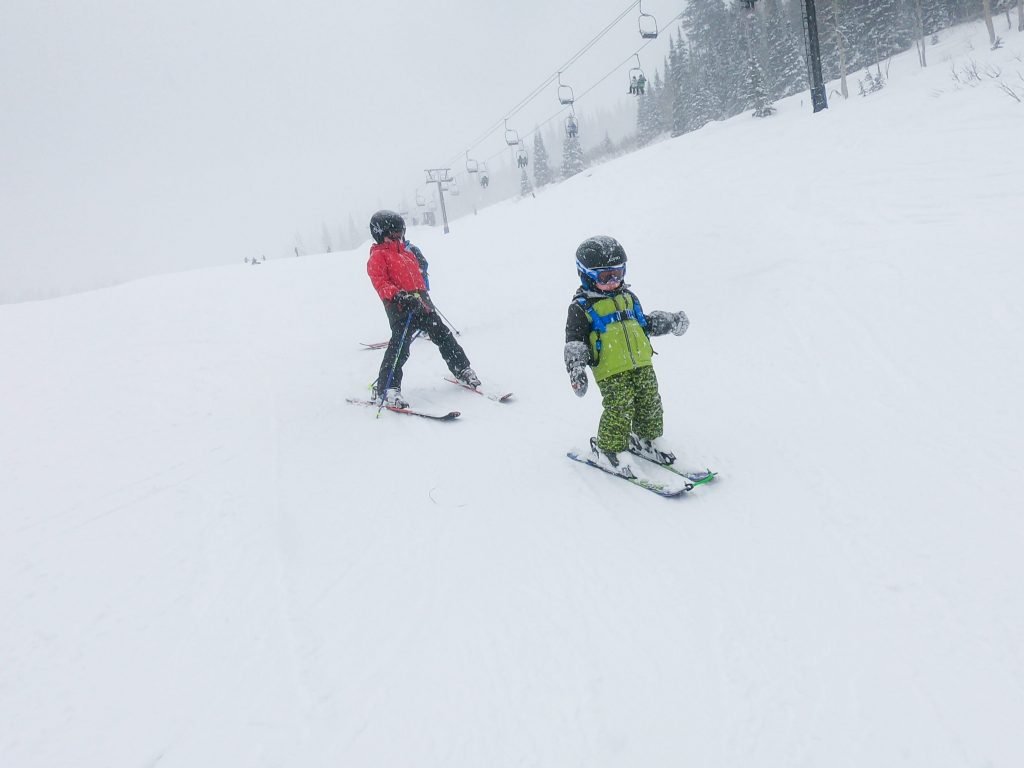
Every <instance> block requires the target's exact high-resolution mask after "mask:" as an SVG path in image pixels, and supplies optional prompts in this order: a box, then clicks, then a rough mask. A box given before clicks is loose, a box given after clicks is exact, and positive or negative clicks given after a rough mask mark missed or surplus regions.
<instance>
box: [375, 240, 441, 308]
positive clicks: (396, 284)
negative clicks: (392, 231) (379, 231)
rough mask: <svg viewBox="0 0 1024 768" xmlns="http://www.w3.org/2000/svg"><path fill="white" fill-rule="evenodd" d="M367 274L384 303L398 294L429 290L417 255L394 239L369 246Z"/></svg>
mask: <svg viewBox="0 0 1024 768" xmlns="http://www.w3.org/2000/svg"><path fill="white" fill-rule="evenodd" d="M366 274H368V275H369V276H370V282H371V283H373V288H374V290H375V291H377V295H378V296H380V297H381V298H382V299H383V300H384V301H391V300H392V299H394V298H395V294H396V293H398V292H399V291H408V292H410V293H416V292H421V293H425V292H426V290H427V284H426V282H425V281H424V280H423V273H422V272H420V263H419V261H417V260H416V255H415V254H414V253H413V252H412V251H410V250H409V249H408V248H406V247H405V245H403V244H402V243H400V242H397V241H395V240H386V241H385V242H383V243H375V244H374V245H372V246H370V259H369V261H367V262H366Z"/></svg>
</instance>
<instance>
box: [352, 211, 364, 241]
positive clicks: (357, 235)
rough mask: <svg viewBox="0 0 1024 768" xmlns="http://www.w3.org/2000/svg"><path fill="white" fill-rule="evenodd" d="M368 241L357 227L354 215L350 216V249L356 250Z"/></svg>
mask: <svg viewBox="0 0 1024 768" xmlns="http://www.w3.org/2000/svg"><path fill="white" fill-rule="evenodd" d="M365 239H366V235H365V234H363V231H362V230H360V229H359V228H358V227H357V226H356V222H355V220H353V218H352V214H351V213H350V214H349V215H348V247H349V248H355V247H356V246H357V245H359V244H360V243H361V242H363V240H365Z"/></svg>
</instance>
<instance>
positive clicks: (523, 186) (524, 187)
mask: <svg viewBox="0 0 1024 768" xmlns="http://www.w3.org/2000/svg"><path fill="white" fill-rule="evenodd" d="M531 192H533V185H531V184H530V177H529V176H528V175H527V174H526V169H525V168H520V169H519V194H520V195H522V196H523V197H526V196H527V195H528V194H530V193H531Z"/></svg>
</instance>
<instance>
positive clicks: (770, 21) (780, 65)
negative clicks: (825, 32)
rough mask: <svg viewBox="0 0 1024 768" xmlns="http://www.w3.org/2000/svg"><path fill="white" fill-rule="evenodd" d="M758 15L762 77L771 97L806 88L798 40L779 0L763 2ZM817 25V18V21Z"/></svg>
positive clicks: (804, 70)
mask: <svg viewBox="0 0 1024 768" xmlns="http://www.w3.org/2000/svg"><path fill="white" fill-rule="evenodd" d="M759 5H760V6H761V7H760V8H759V10H758V16H759V18H760V20H761V24H762V27H763V30H764V32H763V39H764V53H765V55H766V56H767V65H766V67H765V70H766V71H765V75H766V77H767V78H768V82H769V84H770V87H771V92H772V95H773V96H774V97H775V98H777V99H781V98H783V97H784V96H790V95H792V94H794V93H797V92H799V91H802V90H805V89H806V88H808V87H809V86H808V83H807V64H806V62H805V61H804V58H803V55H802V53H801V51H802V50H803V49H802V46H801V43H800V39H799V38H798V37H797V36H796V33H795V31H794V29H793V27H792V25H791V24H790V23H789V18H788V16H787V15H786V12H785V8H783V6H782V3H781V0H762V1H761V2H760V3H759ZM819 23H821V22H820V19H819Z"/></svg>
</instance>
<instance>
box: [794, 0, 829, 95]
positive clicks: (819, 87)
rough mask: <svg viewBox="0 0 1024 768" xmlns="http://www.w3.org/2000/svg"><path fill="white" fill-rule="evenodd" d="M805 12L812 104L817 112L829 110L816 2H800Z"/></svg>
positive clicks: (808, 0)
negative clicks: (819, 40)
mask: <svg viewBox="0 0 1024 768" xmlns="http://www.w3.org/2000/svg"><path fill="white" fill-rule="evenodd" d="M800 5H801V8H802V10H803V22H804V45H805V46H806V47H807V79H808V81H809V82H810V84H811V104H813V105H814V111H815V112H821V110H823V109H828V98H827V97H826V96H825V79H824V78H823V77H822V74H821V46H820V45H819V44H818V14H817V12H816V10H815V8H814V0H800Z"/></svg>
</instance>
